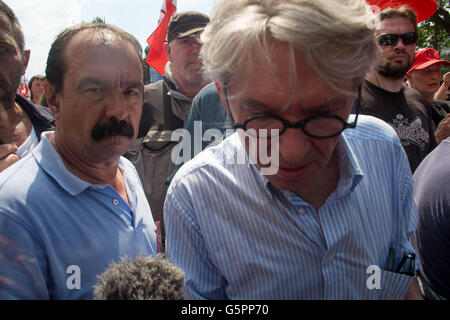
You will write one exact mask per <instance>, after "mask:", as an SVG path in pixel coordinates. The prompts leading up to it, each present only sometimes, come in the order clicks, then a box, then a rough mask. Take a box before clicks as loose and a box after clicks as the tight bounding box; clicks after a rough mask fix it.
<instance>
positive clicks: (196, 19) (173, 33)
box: [167, 11, 209, 42]
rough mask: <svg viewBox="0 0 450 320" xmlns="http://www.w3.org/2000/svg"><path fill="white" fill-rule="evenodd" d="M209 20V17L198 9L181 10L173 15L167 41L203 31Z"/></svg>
mask: <svg viewBox="0 0 450 320" xmlns="http://www.w3.org/2000/svg"><path fill="white" fill-rule="evenodd" d="M208 22H209V17H208V16H207V15H205V14H203V13H201V12H197V11H185V12H180V13H178V14H177V15H175V16H173V17H172V19H171V20H170V22H169V27H168V31H167V42H170V41H172V40H173V39H179V38H184V37H187V36H190V35H191V34H194V33H197V32H200V31H203V29H205V27H206V25H207V24H208Z"/></svg>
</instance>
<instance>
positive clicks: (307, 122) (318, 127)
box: [224, 89, 360, 139]
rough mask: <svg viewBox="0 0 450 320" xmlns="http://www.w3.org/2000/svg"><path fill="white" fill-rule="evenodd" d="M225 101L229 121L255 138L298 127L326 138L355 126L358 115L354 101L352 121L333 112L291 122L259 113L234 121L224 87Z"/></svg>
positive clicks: (357, 105) (316, 136)
mask: <svg viewBox="0 0 450 320" xmlns="http://www.w3.org/2000/svg"><path fill="white" fill-rule="evenodd" d="M224 95H225V101H226V104H227V108H228V112H229V114H230V118H231V122H232V123H233V127H234V128H235V129H244V130H245V131H246V133H247V134H248V135H249V136H252V137H256V138H267V139H270V138H275V137H279V136H281V135H282V134H283V133H284V132H285V131H286V129H288V128H300V129H302V131H303V132H304V133H305V134H306V135H307V136H309V137H311V138H315V139H328V138H332V137H335V136H338V135H339V134H341V132H342V131H344V130H345V129H347V128H352V129H353V128H355V127H356V123H357V121H358V115H359V109H360V106H359V103H358V101H355V104H356V105H355V107H356V117H355V120H354V121H353V123H347V122H346V121H345V120H344V119H342V118H341V117H339V116H337V115H334V114H319V115H314V116H312V117H308V118H306V119H304V120H300V121H297V122H291V121H288V120H286V119H283V118H281V117H279V116H276V115H273V114H267V113H260V114H256V115H253V116H251V117H249V118H248V119H247V120H245V121H244V122H243V123H236V122H235V121H234V118H233V115H232V113H231V110H230V104H229V101H228V96H227V92H226V90H225V89H224Z"/></svg>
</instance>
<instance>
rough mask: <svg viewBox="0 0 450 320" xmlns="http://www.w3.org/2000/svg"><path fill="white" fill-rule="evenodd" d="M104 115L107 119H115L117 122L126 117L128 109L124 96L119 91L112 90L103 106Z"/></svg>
mask: <svg viewBox="0 0 450 320" xmlns="http://www.w3.org/2000/svg"><path fill="white" fill-rule="evenodd" d="M105 109H106V110H105V115H106V117H107V118H108V119H109V118H111V117H116V118H117V120H118V121H120V120H124V119H126V118H127V116H128V107H127V103H126V99H125V97H124V94H123V93H122V92H121V91H120V90H113V92H112V93H111V94H110V96H109V98H108V99H107V101H106V104H105Z"/></svg>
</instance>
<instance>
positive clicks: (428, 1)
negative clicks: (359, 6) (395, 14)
mask: <svg viewBox="0 0 450 320" xmlns="http://www.w3.org/2000/svg"><path fill="white" fill-rule="evenodd" d="M366 3H367V4H369V5H374V6H378V7H379V8H380V10H384V9H386V8H398V7H401V6H408V7H410V8H411V9H412V10H413V11H414V12H415V13H416V15H417V22H421V21H423V20H426V19H428V18H430V17H431V16H432V15H433V14H435V13H436V11H437V3H436V0H366Z"/></svg>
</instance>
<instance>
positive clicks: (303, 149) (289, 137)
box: [279, 128, 312, 165]
mask: <svg viewBox="0 0 450 320" xmlns="http://www.w3.org/2000/svg"><path fill="white" fill-rule="evenodd" d="M279 139H280V140H279V143H280V145H279V146H280V158H281V159H282V161H284V163H285V164H292V165H297V164H301V163H302V162H303V159H304V158H305V156H306V155H307V154H308V153H309V152H310V150H311V146H312V145H311V143H312V141H311V139H312V138H311V137H309V136H307V135H306V134H305V133H304V132H303V130H302V129H300V128H288V129H286V131H285V132H284V133H283V134H282V135H281V136H280V137H279Z"/></svg>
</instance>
